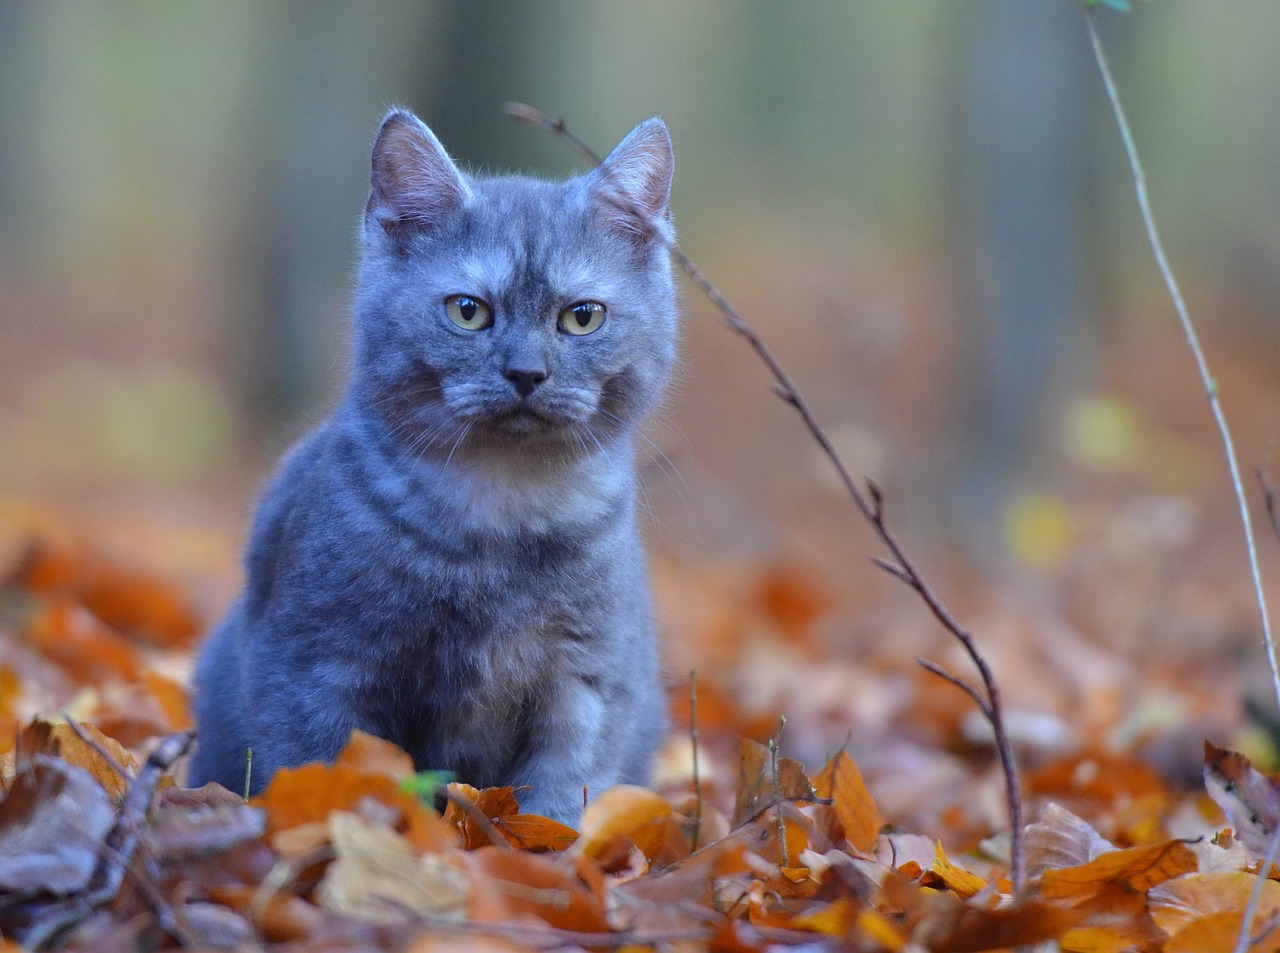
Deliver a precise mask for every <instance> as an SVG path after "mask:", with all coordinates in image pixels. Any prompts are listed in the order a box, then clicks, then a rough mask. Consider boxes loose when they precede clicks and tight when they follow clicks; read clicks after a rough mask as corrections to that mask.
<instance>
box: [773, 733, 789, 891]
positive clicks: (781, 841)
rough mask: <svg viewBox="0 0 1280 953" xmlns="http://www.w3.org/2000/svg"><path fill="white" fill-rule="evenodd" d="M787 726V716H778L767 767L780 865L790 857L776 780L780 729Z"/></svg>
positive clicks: (780, 739) (780, 737) (779, 791)
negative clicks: (779, 852) (770, 780)
mask: <svg viewBox="0 0 1280 953" xmlns="http://www.w3.org/2000/svg"><path fill="white" fill-rule="evenodd" d="M786 727H787V716H786V715H782V716H781V717H779V718H778V733H777V734H776V735H774V736H773V737H772V738H770V739H769V769H770V770H771V771H772V772H773V803H774V804H776V805H777V806H778V845H779V849H780V850H781V851H782V866H783V867H790V866H791V858H790V856H789V855H788V851H787V822H786V821H785V820H784V819H783V817H782V801H783V797H782V783H781V782H780V781H779V780H778V746H779V742H781V741H782V730H783V729H784V728H786Z"/></svg>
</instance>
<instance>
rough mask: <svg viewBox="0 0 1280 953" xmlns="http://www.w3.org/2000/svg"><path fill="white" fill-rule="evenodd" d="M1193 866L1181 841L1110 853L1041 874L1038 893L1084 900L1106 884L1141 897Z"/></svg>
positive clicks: (1055, 897)
mask: <svg viewBox="0 0 1280 953" xmlns="http://www.w3.org/2000/svg"><path fill="white" fill-rule="evenodd" d="M1197 866H1198V862H1197V860H1196V855H1195V854H1194V853H1193V852H1192V850H1191V848H1190V847H1188V846H1187V845H1186V844H1184V843H1182V842H1181V841H1165V842H1164V843H1161V844H1151V845H1148V846H1146V847H1131V848H1129V849H1127V850H1112V851H1108V852H1107V853H1105V854H1101V855H1100V856H1098V857H1097V858H1095V859H1094V860H1091V861H1089V863H1087V864H1083V865H1081V866H1079V867H1064V868H1061V869H1059V870H1047V871H1045V873H1044V876H1043V878H1042V879H1041V881H1040V893H1041V895H1042V896H1044V897H1047V898H1050V899H1062V898H1078V897H1087V896H1091V895H1093V894H1097V893H1099V892H1100V891H1101V890H1102V889H1103V888H1104V887H1107V886H1108V885H1110V884H1122V885H1124V886H1125V887H1128V888H1129V889H1131V890H1135V891H1138V892H1139V893H1141V892H1145V891H1147V890H1149V889H1150V888H1151V887H1154V886H1155V885H1156V884H1160V883H1163V882H1164V881H1166V880H1171V879H1172V878H1174V877H1177V876H1180V875H1182V874H1187V873H1191V872H1192V871H1194V870H1195V869H1196V868H1197Z"/></svg>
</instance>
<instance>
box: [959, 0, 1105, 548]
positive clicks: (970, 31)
mask: <svg viewBox="0 0 1280 953" xmlns="http://www.w3.org/2000/svg"><path fill="white" fill-rule="evenodd" d="M964 10H965V13H966V17H965V19H966V20H967V23H966V24H965V28H966V29H965V32H964V34H963V41H962V46H961V47H960V50H959V56H958V59H957V61H956V64H955V68H956V74H957V80H958V82H957V84H956V90H957V96H958V103H957V105H958V107H959V108H958V109H956V110H955V113H954V115H955V116H956V120H957V121H958V123H959V126H958V128H957V129H955V131H954V140H953V142H954V144H956V145H958V149H957V150H956V151H955V153H953V155H952V156H949V157H948V162H947V168H948V169H949V171H950V174H951V176H952V177H953V186H954V189H955V195H956V196H957V197H958V200H957V201H958V205H959V207H958V208H957V209H956V212H957V214H956V215H955V217H954V219H953V228H954V232H953V235H954V243H955V246H956V258H957V261H958V262H959V263H960V265H961V269H962V275H963V278H962V282H963V284H962V290H961V295H960V300H961V303H962V305H963V308H962V312H963V313H966V314H967V315H968V318H969V321H970V322H971V326H972V327H973V329H974V332H975V333H974V334H972V335H964V336H962V337H961V340H963V341H967V343H968V347H969V348H970V354H969V355H968V359H969V361H970V367H971V371H970V373H969V375H968V386H969V392H968V402H967V406H966V407H965V409H964V411H963V419H962V421H961V422H960V423H961V425H960V429H959V431H958V433H957V437H956V454H955V458H954V459H955V461H956V466H955V469H954V486H953V489H954V492H955V498H956V502H957V503H958V505H959V512H958V513H957V514H956V515H957V516H958V517H959V519H960V521H961V529H962V531H963V532H964V533H965V534H966V535H972V536H973V537H974V539H973V541H974V542H976V543H977V544H978V545H979V548H980V549H981V550H983V551H986V552H989V553H994V552H997V551H998V547H999V546H1000V545H1001V541H1000V539H999V536H998V535H997V534H998V533H999V531H1000V525H1001V521H1000V514H1001V510H1002V507H1003V506H1004V504H1005V503H1006V502H1007V501H1008V499H1009V496H1010V494H1011V492H1013V491H1015V490H1016V489H1017V488H1018V486H1019V484H1020V483H1021V482H1022V481H1023V480H1026V479H1028V478H1030V477H1032V476H1033V475H1034V474H1035V473H1036V470H1037V468H1038V467H1039V466H1040V465H1042V464H1043V462H1044V460H1043V458H1044V455H1045V453H1046V452H1048V451H1051V450H1052V448H1053V446H1054V442H1053V441H1052V440H1049V441H1046V440H1045V439H1044V438H1045V435H1046V434H1051V433H1052V432H1053V430H1054V427H1055V425H1056V421H1057V412H1058V410H1059V409H1060V408H1061V406H1062V403H1063V401H1064V399H1065V395H1066V394H1067V392H1068V390H1069V388H1070V387H1072V386H1073V385H1076V384H1077V383H1078V382H1079V379H1080V376H1081V374H1082V373H1083V372H1084V371H1085V370H1086V369H1087V368H1088V366H1089V364H1090V354H1089V350H1090V346H1091V344H1092V341H1091V337H1090V335H1088V334H1086V333H1085V325H1086V320H1087V315H1088V314H1089V313H1090V310H1091V303H1092V302H1091V300H1090V295H1091V281H1090V275H1089V270H1088V262H1087V260H1086V245H1087V239H1088V231H1087V222H1086V215H1087V213H1088V209H1089V206H1090V201H1089V196H1090V168H1089V156H1090V155H1091V150H1090V149H1089V148H1088V146H1087V143H1088V141H1089V139H1090V133H1091V130H1092V128H1093V127H1094V125H1095V124H1094V123H1093V118H1094V117H1093V115H1092V113H1091V111H1090V108H1089V107H1090V104H1091V102H1092V99H1091V97H1090V93H1091V90H1092V87H1091V86H1090V85H1089V84H1088V83H1086V82H1084V81H1082V77H1090V76H1091V73H1090V69H1091V65H1090V64H1091V60H1090V58H1089V50H1088V42H1087V37H1086V35H1085V32H1084V28H1083V24H1082V22H1081V13H1080V5H1079V3H1078V2H1076V0H1052V2H1040V3H1031V4H1028V3H1025V2H1022V0H981V2H976V3H971V4H967V5H966V6H965V7H964ZM952 159H954V161H952Z"/></svg>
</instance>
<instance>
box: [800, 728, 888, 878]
mask: <svg viewBox="0 0 1280 953" xmlns="http://www.w3.org/2000/svg"><path fill="white" fill-rule="evenodd" d="M813 787H814V790H816V791H817V792H818V794H819V795H820V796H821V797H827V798H831V799H833V800H834V801H835V804H834V807H835V811H836V816H837V817H839V818H840V824H841V826H842V827H843V828H844V836H845V837H846V838H847V839H848V841H849V843H850V844H852V845H853V846H854V848H856V849H857V850H860V851H862V852H863V853H869V852H870V851H871V850H872V849H874V847H875V845H876V838H877V837H878V836H879V835H880V828H882V827H883V826H884V818H883V817H881V816H880V810H879V808H877V807H876V802H875V800H874V799H873V798H872V797H871V792H870V791H868V790H867V785H866V783H865V782H864V781H863V780H862V774H861V772H859V771H858V766H857V765H856V764H854V762H853V759H852V758H851V757H849V755H848V753H847V752H846V751H845V750H844V749H843V748H841V749H840V750H839V751H837V752H836V753H835V755H834V756H833V757H832V758H831V760H830V761H828V762H827V764H826V766H825V767H823V769H822V770H821V771H819V772H818V774H817V776H816V777H815V778H814V779H813Z"/></svg>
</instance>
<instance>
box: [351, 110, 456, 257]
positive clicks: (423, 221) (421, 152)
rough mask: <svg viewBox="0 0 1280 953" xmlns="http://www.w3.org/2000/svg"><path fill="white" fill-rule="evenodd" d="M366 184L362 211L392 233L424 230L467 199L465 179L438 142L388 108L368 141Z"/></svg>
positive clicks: (405, 112) (415, 119) (411, 119)
mask: <svg viewBox="0 0 1280 953" xmlns="http://www.w3.org/2000/svg"><path fill="white" fill-rule="evenodd" d="M370 181H371V184H372V188H371V190H370V192H369V204H368V207H367V208H366V209H365V218H366V222H367V223H368V224H372V223H374V222H376V223H377V224H378V225H380V226H381V227H382V229H383V230H384V231H385V232H386V233H387V234H389V235H391V236H392V237H395V236H397V235H398V234H401V233H403V232H404V230H406V229H416V228H429V227H430V226H431V225H432V224H433V223H434V222H438V221H439V220H440V218H441V217H443V216H444V215H447V214H448V213H449V212H452V211H453V210H454V209H456V208H458V207H459V206H461V205H462V204H463V203H464V202H466V200H467V196H468V195H469V194H470V189H469V188H468V186H467V180H466V179H465V178H464V177H463V175H462V173H461V172H460V171H458V167H457V166H456V165H455V164H454V162H453V160H452V159H450V158H449V154H448V153H447V152H445V151H444V146H442V145H440V140H439V139H437V138H436V137H435V134H434V133H433V132H432V131H431V130H430V129H428V128H427V127H426V125H425V124H424V123H423V122H422V120H420V119H419V118H418V117H417V116H415V115H414V114H413V113H411V112H409V111H408V110H405V109H393V110H391V111H390V112H389V113H387V115H386V118H385V119H383V120H382V128H381V129H380V130H378V138H377V140H376V141H375V142H374V144H373V168H372V171H371V172H370Z"/></svg>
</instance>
